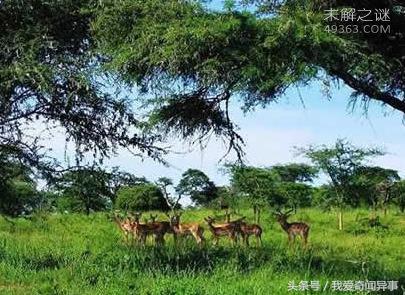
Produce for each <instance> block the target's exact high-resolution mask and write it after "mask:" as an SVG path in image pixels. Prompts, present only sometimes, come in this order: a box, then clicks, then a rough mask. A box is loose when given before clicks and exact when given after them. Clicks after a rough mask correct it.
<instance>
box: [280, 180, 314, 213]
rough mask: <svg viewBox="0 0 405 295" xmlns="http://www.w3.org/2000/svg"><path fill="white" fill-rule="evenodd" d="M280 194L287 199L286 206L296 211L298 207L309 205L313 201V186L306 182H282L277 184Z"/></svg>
mask: <svg viewBox="0 0 405 295" xmlns="http://www.w3.org/2000/svg"><path fill="white" fill-rule="evenodd" d="M277 190H278V191H279V194H280V195H282V196H285V198H286V199H287V201H286V204H285V206H288V207H291V208H293V209H294V211H296V210H297V208H298V207H307V206H310V205H311V203H312V194H313V188H312V187H311V186H310V185H308V184H305V183H298V182H280V183H279V184H278V186H277Z"/></svg>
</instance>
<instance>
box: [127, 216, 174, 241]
mask: <svg viewBox="0 0 405 295" xmlns="http://www.w3.org/2000/svg"><path fill="white" fill-rule="evenodd" d="M140 217H141V213H136V214H135V219H134V222H133V223H132V231H133V233H134V235H135V236H137V237H138V239H139V242H140V243H141V244H142V245H145V242H146V238H147V236H148V235H154V236H155V243H156V245H163V244H164V235H165V234H166V233H167V232H168V231H170V223H169V222H167V223H164V222H152V223H140V222H139V220H140Z"/></svg>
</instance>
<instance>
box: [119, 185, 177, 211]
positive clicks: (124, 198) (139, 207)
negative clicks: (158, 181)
mask: <svg viewBox="0 0 405 295" xmlns="http://www.w3.org/2000/svg"><path fill="white" fill-rule="evenodd" d="M115 207H116V208H118V209H121V210H125V211H147V210H161V211H167V210H168V209H169V207H168V205H167V203H166V200H165V199H164V197H163V194H162V191H161V190H160V189H159V187H158V186H156V185H155V184H153V183H144V184H138V185H133V186H125V187H122V188H120V189H119V190H118V192H117V199H116V202H115Z"/></svg>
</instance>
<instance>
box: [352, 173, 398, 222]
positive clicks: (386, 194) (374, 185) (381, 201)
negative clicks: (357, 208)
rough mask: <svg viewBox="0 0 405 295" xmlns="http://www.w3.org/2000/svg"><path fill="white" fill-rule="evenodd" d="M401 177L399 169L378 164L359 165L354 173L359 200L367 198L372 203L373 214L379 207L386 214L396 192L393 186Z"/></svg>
mask: <svg viewBox="0 0 405 295" xmlns="http://www.w3.org/2000/svg"><path fill="white" fill-rule="evenodd" d="M399 179H400V177H399V175H398V171H395V170H392V169H386V168H382V167H378V166H371V167H370V166H364V167H359V168H358V169H357V170H356V172H355V174H354V175H353V185H354V187H355V190H354V192H355V193H356V195H357V196H358V199H359V200H365V201H366V202H367V203H368V204H369V205H371V208H372V211H373V215H376V211H377V208H378V207H381V208H382V209H383V211H384V214H386V212H387V206H388V203H389V202H390V201H391V200H392V198H393V197H394V195H395V193H394V192H393V186H394V183H396V181H398V180H399Z"/></svg>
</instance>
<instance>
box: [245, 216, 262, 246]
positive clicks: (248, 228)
mask: <svg viewBox="0 0 405 295" xmlns="http://www.w3.org/2000/svg"><path fill="white" fill-rule="evenodd" d="M240 231H241V234H242V238H243V241H244V242H245V244H246V246H249V237H250V236H251V235H254V236H255V237H256V244H257V245H258V246H259V245H260V246H261V245H262V232H263V230H262V228H261V227H260V226H259V225H257V224H248V223H246V222H243V221H242V222H240Z"/></svg>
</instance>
